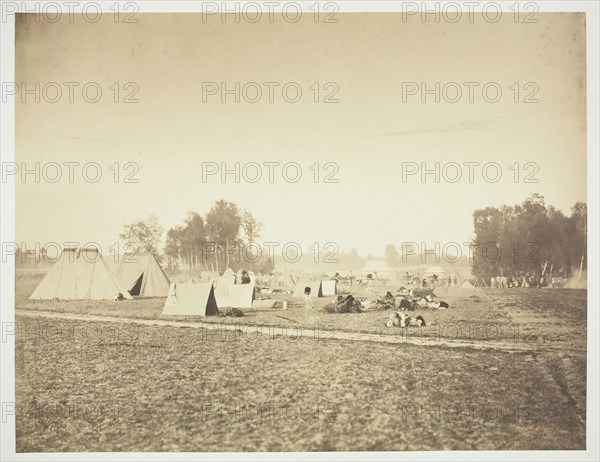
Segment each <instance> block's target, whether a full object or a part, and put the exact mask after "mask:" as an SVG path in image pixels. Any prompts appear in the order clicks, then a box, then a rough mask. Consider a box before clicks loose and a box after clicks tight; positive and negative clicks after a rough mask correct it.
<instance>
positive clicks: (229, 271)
mask: <svg viewBox="0 0 600 462" xmlns="http://www.w3.org/2000/svg"><path fill="white" fill-rule="evenodd" d="M222 276H223V277H231V276H235V273H234V272H233V270H232V269H231V268H227V269H226V270H225V271H223V274H222Z"/></svg>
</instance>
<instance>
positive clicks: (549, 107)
mask: <svg viewBox="0 0 600 462" xmlns="http://www.w3.org/2000/svg"><path fill="white" fill-rule="evenodd" d="M337 18H338V19H339V22H338V23H337V24H323V23H318V24H315V23H314V22H313V21H312V18H311V17H309V16H307V17H306V18H304V17H303V19H302V20H301V21H300V22H298V23H289V22H285V21H283V20H281V19H276V21H275V22H274V23H270V22H268V21H261V22H258V23H254V24H252V23H248V22H244V21H242V22H240V23H235V22H232V21H228V22H226V23H222V22H221V21H220V20H218V19H215V20H209V21H207V22H203V21H202V16H201V15H200V14H170V15H158V14H138V15H137V19H138V20H139V22H138V23H137V24H125V23H115V22H114V21H113V20H112V17H111V16H105V17H103V18H102V20H101V21H99V22H97V23H87V22H85V21H82V20H81V19H80V18H79V17H78V16H77V17H76V20H75V21H74V22H69V21H59V22H57V23H54V24H52V23H49V22H45V21H41V22H39V23H36V22H35V21H33V20H30V19H31V18H28V19H27V20H26V21H25V23H21V20H20V18H19V19H17V37H16V60H17V62H16V81H17V83H19V85H20V86H21V89H22V88H23V85H26V86H27V88H28V89H34V88H35V84H36V82H39V83H40V87H44V86H45V85H46V90H47V94H46V95H45V96H46V98H44V94H43V92H40V93H41V94H40V96H41V99H40V102H39V103H36V102H35V100H34V97H35V95H33V94H32V95H27V99H26V101H25V102H22V101H21V99H22V98H23V97H24V96H23V95H22V93H18V94H17V95H16V96H15V98H16V143H17V146H16V148H17V151H16V158H17V162H18V163H23V165H25V166H26V167H27V168H30V169H33V168H34V164H35V163H36V162H39V163H40V165H41V166H44V165H48V163H50V162H56V163H58V164H59V165H62V166H63V169H62V173H63V177H62V179H61V180H59V181H57V182H56V183H50V182H48V181H44V178H41V179H40V182H39V183H36V182H35V178H34V177H33V175H29V176H28V177H27V178H26V181H25V182H22V181H19V182H17V240H18V241H19V242H22V241H25V242H27V243H28V245H31V244H33V242H35V241H38V242H41V243H45V242H50V241H52V242H67V241H76V242H82V243H85V242H89V241H94V242H98V243H100V244H101V245H102V246H103V250H104V247H108V246H109V245H110V243H112V242H114V241H115V240H117V239H118V234H119V232H120V231H121V230H122V227H123V225H124V224H125V223H127V222H130V221H133V220H136V219H140V218H146V217H147V216H148V215H150V214H155V215H157V216H158V217H159V219H160V220H161V222H162V223H163V225H164V226H165V228H169V227H171V226H174V225H176V224H179V223H180V222H181V221H182V220H183V218H184V217H185V215H186V213H187V211H189V210H195V211H198V212H200V213H203V214H204V213H206V212H207V211H208V210H209V209H210V207H211V205H212V204H213V203H214V202H215V201H216V200H219V199H226V200H230V201H233V202H235V203H236V204H238V206H240V207H241V208H243V209H247V210H249V211H251V212H252V213H253V214H254V215H255V216H256V217H257V218H258V219H259V220H261V221H262V222H263V224H264V227H265V229H264V232H263V235H262V238H261V241H277V242H281V243H285V242H291V241H294V242H298V243H300V244H301V245H302V246H305V247H308V246H309V245H311V243H313V242H315V241H316V242H319V243H321V244H322V245H323V244H324V243H325V242H329V241H331V242H336V243H337V244H338V245H339V248H340V249H341V250H350V249H352V248H357V249H358V250H359V252H360V253H361V254H372V255H383V252H384V248H385V245H386V244H387V243H394V244H396V245H398V246H399V247H400V244H401V243H402V242H426V243H428V244H430V245H432V244H433V243H434V242H440V243H442V245H444V243H447V242H465V241H467V240H469V239H470V237H471V235H472V230H473V224H472V213H473V210H474V209H476V208H481V207H485V206H499V205H502V204H514V203H520V202H521V201H522V200H523V199H524V198H525V197H526V196H528V195H529V194H530V193H532V192H539V193H541V194H543V195H545V197H546V202H547V203H551V204H553V205H555V206H557V207H559V208H560V209H562V210H563V211H565V213H568V211H569V208H570V207H571V206H572V205H573V204H574V203H575V202H576V201H581V200H585V198H586V177H585V175H586V119H585V116H586V105H585V101H586V94H585V92H586V88H585V79H586V73H585V22H584V21H585V19H584V15H582V14H541V13H539V14H538V15H537V18H538V19H539V22H538V23H527V24H523V23H516V22H515V21H514V20H513V17H512V15H506V17H505V18H504V17H503V19H502V20H500V21H499V22H497V23H488V22H485V21H474V22H472V23H471V22H469V21H466V20H465V21H461V22H459V23H448V22H441V23H438V24H436V23H435V22H428V23H423V22H421V21H418V20H414V21H406V22H403V21H402V16H401V15H400V14H338V15H337ZM50 82H56V83H57V85H58V86H59V87H61V88H62V91H63V94H62V96H61V97H56V96H55V95H56V93H55V91H54V90H53V88H54V87H53V85H50V86H48V83H50ZM65 82H75V83H76V84H77V85H78V86H75V87H74V95H73V102H70V101H69V95H68V88H69V87H68V85H66V84H65ZM89 82H95V83H96V86H97V87H99V88H101V89H102V97H101V98H100V100H99V101H98V102H96V103H91V102H87V101H85V99H84V97H83V95H82V90H81V89H82V87H83V86H84V85H85V84H86V83H89ZM115 82H117V83H118V84H117V87H118V88H119V89H120V90H119V95H118V102H114V98H115V92H114V89H115V88H116V87H114V86H113V84H114V83H115ZM127 82H133V83H134V84H135V85H134V86H129V87H125V84H126V83H127ZM203 82H217V83H219V84H220V83H221V82H224V83H225V84H226V85H227V87H228V88H234V86H235V83H236V82H240V85H241V86H244V85H245V84H247V83H249V82H256V83H257V84H258V86H260V87H261V88H262V90H263V95H262V98H261V99H260V100H259V101H258V102H256V103H251V102H248V101H244V99H243V98H242V100H241V101H240V102H239V103H236V102H235V101H234V97H233V96H232V95H229V96H228V97H227V98H228V99H227V101H226V102H225V103H223V102H222V101H221V94H220V93H218V94H217V95H204V96H205V97H204V98H203ZM265 82H276V83H277V84H278V86H276V87H275V90H274V102H272V103H271V102H269V95H268V88H269V87H268V86H267V85H265V84H264V83H265ZM289 82H295V84H296V86H299V87H300V88H301V89H302V97H301V98H300V101H299V102H297V103H294V104H293V103H290V102H286V101H285V100H284V98H283V95H282V91H281V88H282V87H283V85H285V84H286V83H289ZM315 82H317V83H318V84H317V86H318V87H319V88H320V91H319V100H320V101H319V102H318V103H315V102H314V100H313V98H314V96H315V94H314V91H313V90H311V87H312V88H313V89H314V88H315V87H314V86H313V85H314V83H315ZM327 82H333V83H334V84H335V85H334V86H329V87H325V84H326V83H327ZM409 82H416V83H417V84H420V83H421V82H424V83H425V84H426V85H427V87H428V88H435V83H436V82H439V83H440V86H441V87H444V85H446V84H448V83H449V82H456V83H457V85H458V86H459V87H460V88H461V89H462V91H463V95H462V97H461V98H460V99H459V100H458V102H456V103H451V102H448V101H444V100H443V98H442V100H441V101H440V102H437V103H436V102H435V101H434V95H429V96H428V97H427V100H426V101H425V102H422V101H421V95H420V93H417V94H416V95H403V88H404V89H406V85H407V83H409ZM464 82H474V83H473V84H472V85H473V88H474V93H473V101H472V102H471V101H469V94H468V89H469V87H468V86H466V85H465V84H464ZM515 82H517V86H516V87H515V86H514V84H515ZM489 83H492V84H493V85H488V87H489V91H488V93H487V96H488V97H489V98H494V97H495V96H496V94H495V90H494V88H498V87H499V88H500V89H501V90H502V95H501V97H499V99H498V101H497V102H488V101H485V100H484V96H483V94H482V90H481V89H482V87H483V86H484V85H486V84H489ZM528 83H529V85H526V84H528ZM69 85H75V84H69ZM111 86H112V88H113V89H111ZM451 87H452V86H447V87H446V89H447V90H448V93H447V96H448V97H449V98H454V97H455V92H454V90H453V88H454V87H452V88H451ZM511 87H512V89H511ZM517 87H518V88H519V94H518V101H517V102H515V100H514V98H515V96H516V95H515V89H516V88H517ZM135 88H137V92H136V94H135V95H134V98H137V99H138V100H139V102H137V103H125V102H123V100H124V99H125V97H126V95H127V94H129V93H131V91H132V90H133V89H135ZM332 88H337V93H336V94H335V96H334V97H335V98H337V100H339V101H338V102H337V103H329V104H326V103H324V102H322V100H323V99H324V98H325V96H326V95H327V94H329V93H330V92H331V91H332ZM532 93H535V94H534V95H532ZM288 95H289V96H290V97H293V96H294V91H293V90H290V91H289V93H288ZM528 95H529V98H530V99H537V102H529V103H526V102H524V100H525V99H526V97H527V96H528ZM88 96H89V97H90V98H93V97H94V96H95V95H94V91H93V89H90V90H89V93H88ZM403 96H404V98H403ZM249 97H254V91H253V90H252V91H251V90H249ZM52 98H56V99H57V102H55V103H52V102H50V101H48V99H52ZM45 99H46V100H45ZM203 99H204V101H203ZM403 99H404V100H403ZM64 162H79V163H80V164H81V165H84V164H86V163H90V162H97V163H98V164H99V165H100V167H101V169H102V178H101V179H100V180H99V181H98V182H97V183H89V182H86V181H84V179H83V177H82V174H81V169H80V167H74V172H75V176H74V182H73V183H70V182H69V181H68V178H67V173H68V170H67V167H66V166H64ZM115 162H119V163H120V171H121V175H120V177H119V181H118V182H116V183H115V181H114V163H115ZM128 162H133V163H135V164H136V165H138V166H139V171H138V172H137V173H135V175H134V178H136V179H138V180H139V181H138V183H134V184H132V183H124V181H123V180H124V175H125V174H127V172H128V171H131V170H128V171H125V170H124V168H123V166H124V164H125V163H128ZM208 162H216V163H217V164H221V163H222V162H224V163H226V165H227V166H228V167H229V168H234V164H235V163H236V162H239V163H240V164H241V166H243V165H245V164H247V163H250V162H256V163H258V164H262V163H263V162H279V163H280V164H281V165H280V166H279V167H274V169H275V176H274V182H273V183H270V182H269V181H268V168H267V167H266V166H263V170H262V173H263V176H262V179H261V180H260V181H258V182H256V183H250V182H248V181H244V179H243V178H241V179H240V182H239V183H236V182H235V180H234V178H233V175H229V176H228V177H227V178H226V180H227V181H226V182H222V181H221V179H220V176H219V175H215V176H211V177H209V178H207V179H206V181H202V180H203V179H202V168H203V167H202V166H203V163H208ZM291 162H296V163H297V164H299V165H300V167H301V169H302V177H301V178H300V180H299V181H298V182H297V183H290V182H286V181H285V179H284V177H283V175H282V171H281V166H283V165H285V164H288V163H291ZM315 162H319V163H320V168H321V176H320V178H319V182H317V183H315V182H314V179H313V174H314V172H313V170H311V169H310V167H311V166H312V165H313V164H314V163H315ZM328 162H331V163H334V164H335V165H336V166H337V172H336V173H335V175H334V178H336V179H337V180H338V182H337V183H324V182H323V180H324V176H325V175H326V174H327V173H328V172H331V171H332V170H331V169H329V170H325V169H324V165H325V164H326V163H328ZM411 162H412V163H417V165H419V164H421V163H425V165H426V166H427V167H429V168H433V167H434V164H435V162H440V163H441V166H443V165H446V164H447V163H449V162H456V163H458V164H463V163H464V162H479V163H480V164H481V166H482V165H484V164H486V163H491V162H496V163H497V164H498V165H499V166H500V168H501V172H502V178H501V179H500V180H499V181H498V182H496V183H491V182H489V181H485V179H484V177H483V175H482V171H481V166H479V167H474V169H475V170H474V172H475V176H474V182H473V183H470V182H469V180H468V178H467V176H468V168H467V167H466V166H464V165H463V166H462V173H463V177H462V178H461V179H460V180H459V181H457V182H455V183H451V182H449V181H444V179H443V178H441V179H440V182H439V183H436V182H435V179H434V177H433V175H429V176H428V177H427V178H426V180H427V181H426V182H422V181H421V179H420V175H415V176H411V177H408V178H405V179H403V177H402V170H403V163H411ZM515 162H519V165H520V171H521V175H520V177H519V181H518V182H516V183H515V181H514V167H513V170H511V166H513V164H514V163H515ZM526 163H532V166H530V167H529V169H528V170H525V169H524V165H525V164H526ZM533 164H535V170H534V169H533ZM405 165H406V164H405ZM111 166H113V169H112V170H111V168H110V167H111ZM90 172H91V173H90ZM247 172H248V173H249V174H252V175H254V170H253V169H249V170H248V171H247ZM446 172H447V173H448V174H449V175H452V176H453V175H454V172H455V171H454V170H453V169H449V170H447V171H446ZM46 173H48V174H49V175H52V176H53V175H54V170H52V169H51V168H48V170H47V171H46ZM88 173H90V174H93V173H94V172H93V170H90V171H88ZM288 173H290V174H292V173H293V170H288ZM488 173H489V174H490V175H492V174H493V173H494V170H493V169H492V170H488ZM527 173H533V177H532V178H534V179H537V180H538V183H536V184H532V183H525V182H524V176H525V175H526V174H527ZM403 180H404V181H403Z"/></svg>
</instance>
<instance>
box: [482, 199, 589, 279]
mask: <svg viewBox="0 0 600 462" xmlns="http://www.w3.org/2000/svg"><path fill="white" fill-rule="evenodd" d="M473 225H474V232H475V239H474V242H473V249H472V250H473V275H474V276H476V277H482V278H489V277H495V276H519V275H530V276H535V277H539V276H542V275H544V276H562V277H565V278H570V277H573V276H576V277H579V278H580V277H581V275H582V272H584V271H586V269H587V260H586V252H587V205H586V203H585V202H577V203H576V204H575V205H574V206H573V207H572V208H571V214H570V215H569V216H566V215H565V214H563V212H561V211H560V210H558V209H556V208H555V207H553V206H552V205H546V204H545V201H544V197H543V196H541V195H539V194H533V195H532V196H531V197H528V198H527V199H526V200H525V201H524V202H523V203H522V204H520V205H514V206H502V207H499V208H497V207H486V208H484V209H479V210H475V212H474V213H473Z"/></svg>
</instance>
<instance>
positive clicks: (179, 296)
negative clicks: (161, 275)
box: [162, 282, 219, 316]
mask: <svg viewBox="0 0 600 462" xmlns="http://www.w3.org/2000/svg"><path fill="white" fill-rule="evenodd" d="M162 314H163V315H176V316H218V315H219V308H218V307H217V300H216V298H215V293H214V289H213V283H212V282H204V283H200V284H193V283H186V284H183V283H175V282H174V283H172V284H171V287H170V288H169V295H167V301H166V302H165V306H164V307H163V311H162Z"/></svg>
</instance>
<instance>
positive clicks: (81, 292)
mask: <svg viewBox="0 0 600 462" xmlns="http://www.w3.org/2000/svg"><path fill="white" fill-rule="evenodd" d="M213 285H214V286H215V289H214V294H215V295H216V297H217V299H218V300H219V305H220V306H223V307H231V308H251V307H252V302H253V300H254V283H252V284H241V285H240V284H233V279H222V278H220V279H218V280H217V281H216V284H213V283H212V282H211V283H208V284H207V286H210V287H212V286H213ZM188 286H191V288H188ZM201 286H202V285H201V284H174V283H173V284H171V282H170V281H169V278H168V277H167V275H166V274H165V272H164V270H163V269H162V267H161V266H160V264H159V263H158V261H157V260H156V258H155V257H154V255H152V254H135V255H125V256H124V257H123V258H122V259H120V260H119V261H118V262H114V261H110V260H109V259H106V258H104V257H103V256H102V255H101V254H100V253H99V252H98V250H97V249H64V250H63V252H62V254H61V256H60V257H59V259H58V260H57V261H56V263H55V264H54V266H52V268H51V269H50V271H49V272H48V273H47V274H46V276H45V277H44V278H43V279H42V281H41V282H40V283H39V285H38V286H37V287H36V289H35V290H34V291H33V293H32V294H31V296H30V297H29V298H30V299H32V300H52V299H59V300H115V299H117V298H120V297H122V298H125V299H132V298H133V296H139V297H167V298H168V297H171V298H173V297H175V298H177V297H176V295H175V294H176V293H178V298H180V299H182V300H183V299H188V298H189V297H187V295H186V294H187V293H188V292H189V293H197V294H201V293H204V292H206V291H207V289H206V288H205V287H204V286H202V287H201ZM200 298H202V299H203V300H207V299H208V298H209V297H208V295H206V298H205V297H204V296H201V297H200Z"/></svg>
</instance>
